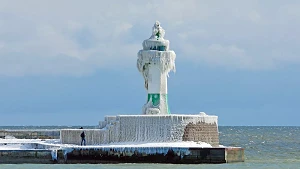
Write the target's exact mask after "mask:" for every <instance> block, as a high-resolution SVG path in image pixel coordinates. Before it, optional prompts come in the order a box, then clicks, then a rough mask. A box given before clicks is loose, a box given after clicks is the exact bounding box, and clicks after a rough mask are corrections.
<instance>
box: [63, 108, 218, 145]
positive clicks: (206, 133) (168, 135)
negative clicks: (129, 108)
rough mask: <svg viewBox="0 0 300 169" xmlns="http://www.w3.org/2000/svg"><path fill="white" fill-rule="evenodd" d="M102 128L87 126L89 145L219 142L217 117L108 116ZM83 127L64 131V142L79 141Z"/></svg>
mask: <svg viewBox="0 0 300 169" xmlns="http://www.w3.org/2000/svg"><path fill="white" fill-rule="evenodd" d="M99 126H100V127H102V128H101V129H84V131H85V133H86V141H87V145H97V144H107V143H118V142H177V141H202V142H206V143H209V144H211V145H212V146H218V145H219V133H218V118H217V116H203V115H174V114H172V115H119V116H116V117H109V118H105V121H104V122H100V123H99ZM81 132H82V130H80V129H64V130H61V134H60V135H61V141H62V143H64V144H77V145H79V144H80V141H81V138H80V133H81Z"/></svg>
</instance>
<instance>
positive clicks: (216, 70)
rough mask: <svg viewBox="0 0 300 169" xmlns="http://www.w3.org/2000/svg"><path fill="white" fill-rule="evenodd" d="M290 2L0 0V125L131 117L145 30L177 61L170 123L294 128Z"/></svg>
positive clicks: (295, 32)
mask: <svg viewBox="0 0 300 169" xmlns="http://www.w3.org/2000/svg"><path fill="white" fill-rule="evenodd" d="M299 18H300V1H298V0H288V1H281V0H264V1H261V0H244V1H240V0H227V1H219V0H218V1H217V0H210V1H207V0H185V1H180V0H148V1H143V0H128V1H121V0H110V1H104V0H89V1H79V0H63V1H62V0H43V1H40V0H26V1H17V0H16V1H11V0H0V117H1V118H0V119H1V120H0V126H7V125H8V126H13V125H18V126H19V125H97V124H98V121H100V120H103V118H104V116H106V115H119V114H141V113H142V106H143V104H145V103H146V98H147V91H146V90H145V89H144V85H143V83H144V81H143V77H142V75H141V74H140V73H139V72H138V70H137V68H136V60H137V52H138V51H139V50H141V49H142V42H143V40H145V39H148V38H149V37H150V35H151V29H152V26H153V24H154V23H155V21H156V20H158V21H160V22H161V26H162V27H163V28H164V29H165V31H166V34H165V39H168V40H170V49H171V50H174V51H175V53H176V72H175V73H170V77H169V79H168V95H169V96H168V99H169V107H170V110H171V113H173V114H198V113H199V112H206V114H209V115H217V116H218V117H219V118H218V120H219V125H223V126H236V125H237V126H253V125H254V126H265V125H266V126H299V125H300V122H299V119H300V115H299V114H300V112H299V110H300V103H299V100H300V78H299V74H300V50H299V46H300V29H299V27H300V19H299Z"/></svg>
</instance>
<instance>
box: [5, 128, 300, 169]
mask: <svg viewBox="0 0 300 169" xmlns="http://www.w3.org/2000/svg"><path fill="white" fill-rule="evenodd" d="M79 127H80V126H0V130H1V129H61V128H79ZM84 128H96V126H84ZM219 132H220V144H221V145H224V146H235V147H243V148H245V162H239V163H228V164H196V165H194V164H193V165H180V164H132V163H130V164H46V165H44V164H0V169H153V168H155V169H244V168H253V169H257V168H258V169H279V168H280V169H281V168H282V169H300V127H293V126H219ZM0 160H1V157H0Z"/></svg>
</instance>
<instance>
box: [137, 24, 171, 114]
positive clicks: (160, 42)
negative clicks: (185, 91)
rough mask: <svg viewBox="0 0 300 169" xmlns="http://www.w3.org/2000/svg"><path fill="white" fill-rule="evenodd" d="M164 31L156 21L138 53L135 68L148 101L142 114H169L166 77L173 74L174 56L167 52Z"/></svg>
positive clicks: (167, 45)
mask: <svg viewBox="0 0 300 169" xmlns="http://www.w3.org/2000/svg"><path fill="white" fill-rule="evenodd" d="M164 35H165V30H164V29H163V28H162V27H161V26H160V22H158V21H156V22H155V24H154V26H153V28H152V35H151V37H150V38H149V39H146V40H144V42H143V50H140V51H139V52H138V58H137V68H138V70H139V72H140V73H141V74H142V75H143V78H144V86H145V88H146V90H147V92H148V99H147V102H146V104H145V105H144V106H143V109H142V110H143V112H142V114H170V111H169V108H168V102H167V100H168V99H167V77H168V76H169V72H170V71H174V72H175V59H176V54H175V52H174V51H172V50H169V41H168V40H165V39H164Z"/></svg>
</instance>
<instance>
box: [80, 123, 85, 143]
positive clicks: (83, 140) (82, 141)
mask: <svg viewBox="0 0 300 169" xmlns="http://www.w3.org/2000/svg"><path fill="white" fill-rule="evenodd" d="M80 129H83V127H80ZM80 137H81V143H80V145H81V146H82V143H83V145H86V144H85V133H84V131H82V133H81V134H80Z"/></svg>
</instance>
